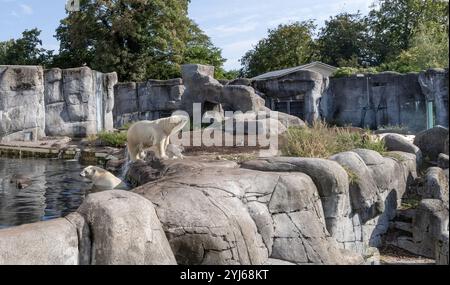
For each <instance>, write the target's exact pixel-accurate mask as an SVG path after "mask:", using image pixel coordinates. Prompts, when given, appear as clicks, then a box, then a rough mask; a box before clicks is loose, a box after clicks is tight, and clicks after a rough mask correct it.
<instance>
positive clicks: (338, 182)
mask: <svg viewBox="0 0 450 285" xmlns="http://www.w3.org/2000/svg"><path fill="white" fill-rule="evenodd" d="M241 167H242V168H246V169H253V170H259V171H268V172H302V173H305V174H307V175H308V176H310V177H311V178H312V179H313V181H314V183H315V185H316V186H317V189H318V191H319V195H320V197H321V200H322V205H323V209H324V215H325V221H326V225H327V229H328V231H329V232H330V233H331V235H333V236H335V235H338V233H339V232H340V231H341V229H340V227H341V225H340V221H341V220H342V219H343V218H344V217H347V216H349V214H350V212H351V207H350V198H349V197H350V196H349V182H348V175H347V172H346V171H345V170H344V169H343V168H342V167H341V166H340V165H339V164H338V163H336V162H334V161H330V160H326V159H316V158H293V157H276V158H264V159H259V160H254V161H248V162H245V163H243V164H242V165H241Z"/></svg>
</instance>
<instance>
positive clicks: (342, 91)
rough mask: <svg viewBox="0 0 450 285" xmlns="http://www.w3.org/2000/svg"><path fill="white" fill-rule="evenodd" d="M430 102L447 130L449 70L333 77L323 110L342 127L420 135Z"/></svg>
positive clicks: (330, 119) (424, 127) (325, 95)
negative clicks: (403, 129)
mask: <svg viewBox="0 0 450 285" xmlns="http://www.w3.org/2000/svg"><path fill="white" fill-rule="evenodd" d="M428 101H432V102H434V106H435V109H436V112H435V113H436V114H435V115H436V120H437V123H438V124H440V125H442V126H446V127H448V70H429V71H426V72H422V73H420V74H418V73H408V74H399V73H395V72H383V73H380V74H366V75H364V76H362V77H359V76H351V77H343V78H331V80H330V87H329V88H328V89H327V91H326V92H325V93H324V95H323V97H322V100H321V102H320V109H321V114H322V116H323V118H324V119H325V120H326V121H328V122H334V123H337V124H340V125H348V124H351V125H353V126H359V127H370V128H372V129H377V128H379V127H385V126H403V127H406V128H407V129H408V130H409V131H412V132H418V131H422V130H424V129H426V127H427V117H426V114H427V106H426V105H427V102H428Z"/></svg>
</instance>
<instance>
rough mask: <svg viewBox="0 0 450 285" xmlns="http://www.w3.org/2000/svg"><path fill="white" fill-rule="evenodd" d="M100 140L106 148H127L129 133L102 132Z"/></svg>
mask: <svg viewBox="0 0 450 285" xmlns="http://www.w3.org/2000/svg"><path fill="white" fill-rule="evenodd" d="M98 139H99V140H100V141H101V142H102V144H104V145H106V146H111V147H125V145H126V143H127V132H126V131H120V132H101V133H99V134H98Z"/></svg>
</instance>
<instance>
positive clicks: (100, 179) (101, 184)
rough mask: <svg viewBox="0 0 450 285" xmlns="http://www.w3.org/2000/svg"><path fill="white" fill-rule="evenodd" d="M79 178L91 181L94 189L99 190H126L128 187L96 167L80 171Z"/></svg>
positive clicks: (107, 172)
mask: <svg viewBox="0 0 450 285" xmlns="http://www.w3.org/2000/svg"><path fill="white" fill-rule="evenodd" d="M80 176H81V177H84V178H87V179H89V180H91V181H92V183H94V186H95V188H97V189H99V190H113V189H122V190H127V189H128V186H127V185H126V184H125V183H123V181H122V180H120V179H119V178H117V177H116V176H114V175H113V174H112V173H110V172H109V171H106V170H104V169H103V168H100V167H97V166H88V167H86V168H85V169H83V171H81V173H80Z"/></svg>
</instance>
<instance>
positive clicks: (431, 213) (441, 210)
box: [403, 199, 448, 258]
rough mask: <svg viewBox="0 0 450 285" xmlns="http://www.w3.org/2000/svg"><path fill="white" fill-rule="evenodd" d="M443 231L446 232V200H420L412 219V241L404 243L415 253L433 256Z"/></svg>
mask: <svg viewBox="0 0 450 285" xmlns="http://www.w3.org/2000/svg"><path fill="white" fill-rule="evenodd" d="M444 233H447V234H448V202H447V204H445V203H443V202H442V201H441V200H437V199H425V200H422V202H421V203H420V205H419V208H418V209H417V210H416V215H415V217H414V219H413V243H412V244H411V245H409V246H408V245H406V248H409V249H408V250H409V251H411V252H414V253H416V254H419V255H422V256H425V257H429V258H435V255H436V245H437V242H438V241H439V240H440V238H441V236H442V234H444ZM404 242H405V243H407V242H408V241H404ZM410 243H411V242H410ZM403 247H405V245H404V246H403Z"/></svg>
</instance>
